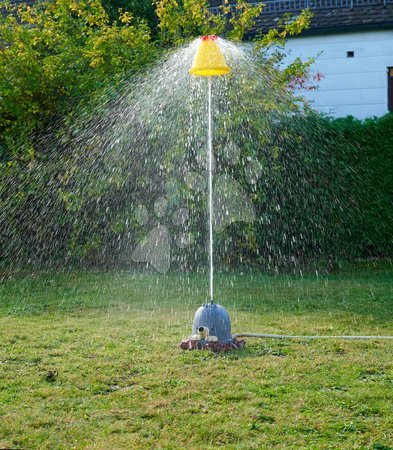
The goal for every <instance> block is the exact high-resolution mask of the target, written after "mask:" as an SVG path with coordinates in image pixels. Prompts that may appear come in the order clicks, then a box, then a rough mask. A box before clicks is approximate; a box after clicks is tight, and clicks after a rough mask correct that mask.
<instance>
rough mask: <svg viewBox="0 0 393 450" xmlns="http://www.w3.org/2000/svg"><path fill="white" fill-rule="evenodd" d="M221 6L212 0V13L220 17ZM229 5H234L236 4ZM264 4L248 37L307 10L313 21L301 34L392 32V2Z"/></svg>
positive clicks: (269, 0) (289, 0) (292, 0)
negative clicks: (378, 30)
mask: <svg viewBox="0 0 393 450" xmlns="http://www.w3.org/2000/svg"><path fill="white" fill-rule="evenodd" d="M223 3H224V1H223V0H211V1H210V5H211V7H212V11H214V12H216V13H219V12H220V11H221V10H220V8H219V6H221V5H223ZM229 3H235V0H230V2H229ZM250 3H256V4H258V3H262V2H256V1H250ZM263 3H264V8H263V11H262V14H261V15H260V16H259V17H258V19H257V25H256V27H255V29H254V30H253V31H252V32H251V34H255V33H258V32H260V31H262V32H266V31H268V30H269V29H271V28H276V26H277V24H278V22H279V20H280V19H281V18H282V17H283V15H284V14H287V13H289V14H290V15H291V16H296V15H297V14H299V13H300V11H301V10H302V9H305V8H307V7H309V8H310V9H311V11H312V13H313V18H312V20H311V26H310V28H309V29H308V30H307V31H305V32H304V34H306V33H309V34H311V33H326V32H329V31H331V32H334V31H351V30H354V29H365V28H374V29H382V28H393V0H265V2H263Z"/></svg>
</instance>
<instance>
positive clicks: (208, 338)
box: [180, 301, 245, 352]
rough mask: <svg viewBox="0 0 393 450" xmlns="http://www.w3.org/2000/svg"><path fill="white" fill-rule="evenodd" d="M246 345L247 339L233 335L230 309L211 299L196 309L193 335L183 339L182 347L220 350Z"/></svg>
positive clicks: (186, 348) (234, 348) (185, 348)
mask: <svg viewBox="0 0 393 450" xmlns="http://www.w3.org/2000/svg"><path fill="white" fill-rule="evenodd" d="M206 329H207V334H206V331H205V330H206ZM244 345H245V341H243V340H238V339H236V338H234V337H233V336H232V333H231V319H230V317H229V314H228V311H227V310H226V309H225V308H224V307H223V306H221V305H219V304H217V303H214V302H213V301H210V302H209V303H204V304H203V305H202V306H201V307H200V308H198V310H197V311H196V313H195V317H194V321H193V323H192V336H191V337H190V338H189V339H187V340H185V341H183V342H182V343H181V344H180V348H182V349H184V350H212V351H214V352H218V351H223V350H224V351H227V350H237V349H239V348H242V347H244Z"/></svg>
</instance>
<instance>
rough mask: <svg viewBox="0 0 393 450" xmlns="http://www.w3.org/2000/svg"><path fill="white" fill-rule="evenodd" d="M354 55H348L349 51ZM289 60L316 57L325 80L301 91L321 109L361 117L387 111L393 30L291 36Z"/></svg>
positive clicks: (288, 50) (289, 40)
mask: <svg viewBox="0 0 393 450" xmlns="http://www.w3.org/2000/svg"><path fill="white" fill-rule="evenodd" d="M348 51H353V52H354V57H353V58H348V57H347V52H348ZM286 52H289V54H288V56H287V58H286V62H288V63H289V62H291V61H293V60H294V59H295V58H297V57H300V58H301V59H302V60H306V59H308V58H310V57H316V58H317V59H316V63H315V65H314V69H313V71H314V72H317V71H319V72H320V73H321V74H322V75H323V79H322V80H321V81H319V82H313V84H314V85H317V86H318V89H317V90H315V91H301V92H300V93H301V94H302V95H303V96H305V97H306V98H307V99H308V100H309V101H310V102H311V104H312V106H313V107H314V108H315V109H316V110H317V111H320V112H324V113H328V114H330V115H332V116H335V117H344V116H347V115H352V116H354V117H357V118H359V119H364V118H366V117H372V116H382V115H383V114H385V113H387V112H388V88H387V68H388V67H393V30H385V31H361V32H356V33H342V34H331V35H325V36H322V35H321V36H304V37H296V38H290V39H288V43H287V45H286Z"/></svg>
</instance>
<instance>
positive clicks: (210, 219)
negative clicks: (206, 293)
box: [207, 77, 213, 303]
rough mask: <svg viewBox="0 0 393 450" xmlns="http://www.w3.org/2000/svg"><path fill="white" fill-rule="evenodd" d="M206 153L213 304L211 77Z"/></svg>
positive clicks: (209, 78) (209, 80) (210, 279)
mask: <svg viewBox="0 0 393 450" xmlns="http://www.w3.org/2000/svg"><path fill="white" fill-rule="evenodd" d="M207 104H208V114H207V130H208V131H207V153H208V196H209V265H210V278H209V287H210V302H212V303H213V117H212V77H208V94H207Z"/></svg>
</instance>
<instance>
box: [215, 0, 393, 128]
mask: <svg viewBox="0 0 393 450" xmlns="http://www.w3.org/2000/svg"><path fill="white" fill-rule="evenodd" d="M255 3H257V2H255ZM263 3H264V4H265V7H264V10H263V12H262V14H261V15H260V16H259V18H258V20H257V25H256V28H255V30H253V33H258V32H261V31H262V32H264V31H267V30H269V29H270V28H275V27H276V25H277V23H278V21H279V20H280V18H282V16H283V15H284V14H286V13H290V14H293V15H296V14H297V13H299V12H300V11H301V10H303V9H305V8H310V9H311V10H312V12H313V18H312V20H311V26H310V28H309V29H308V30H306V31H304V32H303V33H302V34H301V35H300V36H297V37H291V38H289V39H288V43H287V45H286V52H287V53H288V56H287V58H286V62H287V63H289V62H291V61H293V60H294V59H295V58H297V57H300V58H301V59H302V60H306V59H308V58H316V62H315V66H314V70H315V72H316V73H320V74H322V79H321V80H320V81H319V82H318V88H317V89H316V90H304V91H302V92H301V93H302V95H304V96H305V97H306V98H307V99H308V100H309V101H310V102H311V105H312V106H313V107H314V108H315V109H316V110H317V111H319V112H323V113H327V114H329V115H332V116H335V117H344V116H347V115H352V116H354V117H357V118H359V119H364V118H367V117H373V116H377V117H378V116H382V115H383V114H385V113H387V112H388V111H393V0H266V1H265V2H263ZM211 4H212V7H213V8H218V7H219V5H220V4H222V1H221V0H216V1H212V2H211Z"/></svg>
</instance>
